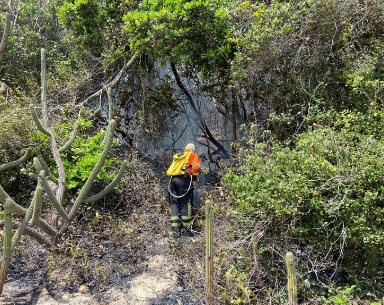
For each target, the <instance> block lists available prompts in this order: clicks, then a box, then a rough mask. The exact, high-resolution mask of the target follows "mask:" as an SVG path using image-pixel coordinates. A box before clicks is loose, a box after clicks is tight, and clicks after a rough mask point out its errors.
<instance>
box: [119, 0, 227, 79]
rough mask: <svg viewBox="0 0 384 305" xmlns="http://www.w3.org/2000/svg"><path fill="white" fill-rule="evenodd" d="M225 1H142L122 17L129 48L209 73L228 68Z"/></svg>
mask: <svg viewBox="0 0 384 305" xmlns="http://www.w3.org/2000/svg"><path fill="white" fill-rule="evenodd" d="M228 3H230V2H229V1H227V0H215V1H207V0H193V1H186V0H183V1H179V0H171V1H169V0H167V1H163V0H161V1H157V0H145V1H142V2H141V3H140V4H139V6H138V8H137V9H136V10H134V11H132V12H128V13H127V14H125V15H124V21H125V30H126V32H127V34H128V36H129V37H130V39H131V40H130V44H131V48H132V49H134V50H139V51H142V52H143V51H144V52H148V53H151V54H154V55H155V56H156V57H157V58H158V59H166V60H171V61H173V62H175V63H184V64H185V65H186V66H189V67H193V66H195V65H197V66H198V67H199V68H200V69H201V71H202V72H204V73H206V74H209V73H212V72H213V71H214V70H215V69H217V68H220V69H222V68H228V66H229V62H230V59H231V58H232V57H233V51H234V50H233V46H234V45H233V43H232V42H231V41H229V40H228V37H229V27H230V26H229V22H230V14H229V10H228V7H227V4H228Z"/></svg>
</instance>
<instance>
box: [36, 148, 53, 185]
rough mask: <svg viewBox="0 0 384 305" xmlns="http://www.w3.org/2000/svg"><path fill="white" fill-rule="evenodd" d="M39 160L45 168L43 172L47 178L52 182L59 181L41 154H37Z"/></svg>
mask: <svg viewBox="0 0 384 305" xmlns="http://www.w3.org/2000/svg"><path fill="white" fill-rule="evenodd" d="M37 158H38V159H39V162H40V164H41V166H42V167H43V170H44V171H45V174H46V175H47V176H49V178H50V180H56V181H57V178H56V177H55V175H54V174H53V173H52V171H51V170H50V168H49V167H48V165H47V163H45V161H44V158H43V156H42V155H41V153H40V152H38V153H37Z"/></svg>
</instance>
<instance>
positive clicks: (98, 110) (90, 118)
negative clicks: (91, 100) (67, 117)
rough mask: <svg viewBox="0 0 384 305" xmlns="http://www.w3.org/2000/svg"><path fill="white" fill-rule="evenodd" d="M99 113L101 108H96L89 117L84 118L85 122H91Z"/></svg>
mask: <svg viewBox="0 0 384 305" xmlns="http://www.w3.org/2000/svg"><path fill="white" fill-rule="evenodd" d="M100 113H101V108H100V107H99V108H97V109H96V111H95V112H94V113H92V114H90V115H89V116H87V117H86V119H85V120H86V121H90V120H93V119H94V118H95V117H96V116H98V115H99V114H100Z"/></svg>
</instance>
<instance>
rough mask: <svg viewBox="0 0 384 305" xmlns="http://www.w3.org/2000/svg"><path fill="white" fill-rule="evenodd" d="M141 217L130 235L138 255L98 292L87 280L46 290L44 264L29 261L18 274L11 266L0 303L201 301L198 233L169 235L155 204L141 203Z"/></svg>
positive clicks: (168, 304)
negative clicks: (136, 231) (144, 205)
mask: <svg viewBox="0 0 384 305" xmlns="http://www.w3.org/2000/svg"><path fill="white" fill-rule="evenodd" d="M142 219H143V220H142V221H141V223H140V225H141V229H140V230H139V232H140V234H138V235H136V236H135V238H137V239H138V244H139V248H137V249H136V250H135V251H136V252H138V254H139V256H140V259H139V260H138V262H137V263H136V264H133V265H132V266H130V268H129V270H128V271H127V272H125V273H119V272H117V273H116V274H114V275H112V276H110V277H109V279H108V281H107V282H106V283H105V285H104V287H103V289H102V291H97V290H96V289H91V288H90V285H89V283H83V284H81V285H79V286H78V287H76V289H74V291H73V292H69V291H65V290H63V291H58V290H57V289H56V290H55V289H51V288H50V285H49V283H47V282H46V268H45V267H42V268H41V266H42V265H44V263H43V262H41V264H40V267H39V262H36V261H35V262H34V263H32V262H29V263H27V266H23V268H20V270H22V271H20V273H18V272H17V270H16V272H15V270H13V271H12V270H11V271H12V272H11V275H10V276H9V279H8V281H7V282H6V284H5V287H4V293H3V296H1V297H0V304H4V305H11V304H25V305H27V304H28V305H29V304H30V305H32V304H33V305H35V304H36V305H56V304H69V305H72V304H73V305H88V304H100V305H101V304H111V305H198V304H204V301H203V300H204V298H203V297H202V289H203V287H202V286H203V283H201V280H200V279H199V277H200V276H199V274H201V273H202V263H201V262H202V260H203V257H202V256H201V254H202V249H203V244H202V243H203V240H202V237H201V235H197V236H195V237H192V238H191V237H181V238H180V239H177V240H175V239H173V238H172V237H169V236H168V233H169V227H168V226H169V221H168V216H167V215H166V214H164V213H163V214H161V213H159V208H158V207H154V206H152V207H149V208H148V207H147V208H146V209H145V213H144V214H142ZM36 251H43V250H41V249H40V248H39V247H37V248H36V250H35V251H34V253H35V252H36ZM115 251H119V249H116V250H115ZM192 252H193V253H192ZM187 253H191V255H188V254H187ZM40 257H43V255H42V256H40ZM41 260H42V261H43V259H41ZM129 263H130V258H128V257H126V259H125V261H124V259H123V261H119V262H110V265H109V266H110V268H111V269H117V268H118V266H122V265H127V264H129ZM28 264H30V266H28ZM62 272H64V273H65V270H62ZM111 273H113V272H111ZM192 273H194V275H192ZM64 275H65V274H63V277H64ZM196 275H197V277H196Z"/></svg>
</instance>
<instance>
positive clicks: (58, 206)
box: [39, 170, 68, 220]
mask: <svg viewBox="0 0 384 305" xmlns="http://www.w3.org/2000/svg"><path fill="white" fill-rule="evenodd" d="M39 178H40V179H41V185H42V187H43V189H44V191H45V192H46V193H47V195H48V197H49V200H50V201H51V203H52V205H53V207H54V208H55V209H56V211H57V212H58V213H59V215H60V216H61V217H62V218H63V219H65V220H68V215H67V212H66V211H65V210H64V208H63V206H62V205H61V204H60V203H59V202H58V201H57V198H56V196H55V194H54V193H53V191H52V190H51V188H50V187H49V184H48V181H47V178H46V177H45V171H44V170H42V171H40V174H39Z"/></svg>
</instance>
